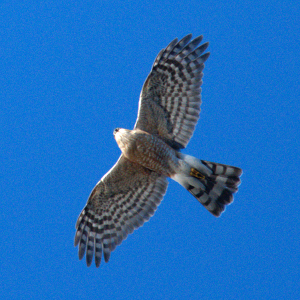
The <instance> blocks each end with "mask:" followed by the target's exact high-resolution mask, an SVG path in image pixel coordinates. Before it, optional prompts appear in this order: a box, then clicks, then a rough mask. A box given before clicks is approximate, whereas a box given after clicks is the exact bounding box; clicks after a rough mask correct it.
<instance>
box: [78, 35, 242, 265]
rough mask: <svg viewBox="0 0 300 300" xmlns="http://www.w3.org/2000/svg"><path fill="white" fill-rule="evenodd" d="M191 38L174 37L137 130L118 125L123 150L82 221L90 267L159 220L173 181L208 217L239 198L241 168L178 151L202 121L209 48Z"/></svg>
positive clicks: (152, 78)
mask: <svg viewBox="0 0 300 300" xmlns="http://www.w3.org/2000/svg"><path fill="white" fill-rule="evenodd" d="M191 38H192V35H191V34H189V35H187V36H186V37H184V38H183V39H181V40H180V41H178V40H177V38H176V39H174V40H173V41H172V42H171V43H170V44H169V45H168V46H167V47H166V48H165V49H162V50H161V51H160V52H159V54H158V55H157V57H156V59H155V61H154V64H153V66H152V70H151V72H150V74H149V75H148V77H147V79H146V81H145V83H144V85H143V88H142V91H141V94H140V100H139V109H138V117H137V121H136V124H135V126H134V129H133V130H128V129H121V128H117V129H115V130H114V137H115V140H116V142H117V144H118V146H119V148H120V149H121V151H122V154H121V156H120V158H119V159H118V161H117V162H116V164H115V165H114V166H113V167H112V168H111V169H110V170H109V171H108V173H106V174H105V175H104V176H103V177H102V179H101V180H100V181H99V182H98V183H97V185H96V186H95V187H94V189H93V191H92V192H91V194H90V196H89V198H88V201H87V204H86V206H85V207H84V209H83V210H82V212H81V214H80V215H79V217H78V220H77V223H76V235H75V246H77V245H78V248H79V249H78V254H79V259H82V258H83V257H84V254H85V253H86V263H87V265H88V266H90V265H91V263H92V260H93V257H95V264H96V267H99V266H100V263H101V258H102V253H103V256H104V260H105V262H108V261H109V258H110V254H111V252H112V251H114V250H115V248H116V247H117V246H118V245H120V244H121V242H122V241H123V240H125V239H126V238H127V236H128V234H130V233H132V232H133V231H134V229H137V228H138V227H140V226H142V225H143V224H144V222H146V221H148V220H149V219H150V217H151V216H153V214H154V212H155V210H156V209H157V207H158V205H159V204H160V202H161V201H162V199H163V196H164V195H165V193H166V190H167V186H168V181H167V178H168V177H169V178H171V179H173V180H175V181H177V182H178V183H179V184H180V185H182V186H183V187H184V188H185V189H187V190H188V191H189V192H190V193H191V194H192V195H193V196H194V197H195V198H196V199H197V200H198V201H199V202H200V203H201V204H202V205H203V206H204V207H205V208H206V209H207V210H208V211H209V212H211V213H212V214H213V215H214V216H217V217H218V216H220V214H221V213H222V212H223V211H224V210H225V206H226V205H227V204H230V203H231V202H232V201H233V194H234V193H235V192H237V190H238V186H239V184H240V178H239V177H240V176H241V174H242V170H241V169H240V168H236V167H232V166H228V165H224V164H218V163H213V162H209V161H205V160H200V159H197V158H195V157H193V156H190V155H186V154H183V153H181V152H180V150H181V149H183V148H185V147H186V146H187V144H188V142H189V140H190V139H191V137H192V135H193V132H194V129H195V126H196V124H197V121H198V119H199V113H200V104H201V96H200V94H201V85H202V77H203V72H202V71H203V69H204V62H205V61H206V60H207V58H208V57H209V53H205V54H203V53H204V52H205V50H206V49H207V47H208V43H204V44H202V45H200V46H199V44H200V43H201V41H202V38H203V37H202V36H199V37H196V38H195V39H193V40H191Z"/></svg>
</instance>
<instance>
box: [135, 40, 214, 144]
mask: <svg viewBox="0 0 300 300" xmlns="http://www.w3.org/2000/svg"><path fill="white" fill-rule="evenodd" d="M191 37H192V35H191V34H189V35H187V36H186V37H184V38H183V39H182V40H180V41H179V42H178V40H177V39H175V40H173V41H172V42H171V43H170V44H169V45H168V46H167V48H166V49H162V50H161V51H160V52H159V54H158V55H157V57H156V59H155V61H154V64H153V66H152V70H151V72H150V74H149V75H148V77H147V79H146V81H145V83H144V85H143V88H142V91H141V95H140V101H139V111H138V118H137V121H136V124H135V128H139V129H141V130H144V131H147V132H149V133H151V134H155V135H158V136H160V137H161V138H162V139H163V140H164V141H165V142H167V143H168V144H169V145H170V146H172V147H173V148H175V149H181V148H185V147H186V146H187V144H188V142H189V140H190V139H191V137H192V135H193V132H194V129H195V126H196V124H197V122H198V119H199V114H200V105H201V95H200V94H201V85H202V77H203V73H202V71H203V69H204V62H205V61H206V60H207V58H208V57H209V53H205V54H203V52H204V51H205V50H206V49H207V47H208V43H204V44H202V45H200V46H199V47H198V45H199V43H200V42H201V40H202V38H203V37H202V36H199V37H196V38H195V39H194V40H192V41H190V40H191Z"/></svg>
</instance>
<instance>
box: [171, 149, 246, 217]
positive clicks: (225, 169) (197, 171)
mask: <svg viewBox="0 0 300 300" xmlns="http://www.w3.org/2000/svg"><path fill="white" fill-rule="evenodd" d="M180 158H181V159H182V161H183V164H182V170H181V171H182V172H181V173H177V174H175V175H174V176H172V179H174V180H175V181H177V182H178V183H179V184H181V185H182V186H183V187H184V188H186V189H187V190H188V191H189V192H190V193H191V194H192V195H193V196H194V197H195V198H196V199H197V200H198V201H199V202H200V203H201V204H203V206H204V207H205V208H206V209H207V210H208V211H209V212H211V213H212V214H213V215H214V216H216V217H219V216H220V215H221V213H222V212H223V211H224V210H225V206H226V205H228V204H230V203H232V202H233V194H234V193H236V192H237V190H238V186H239V185H240V184H241V180H240V178H239V177H240V176H241V175H242V170H241V169H240V168H237V167H232V166H228V165H223V164H218V163H213V162H209V161H205V160H200V159H197V158H195V157H193V156H190V155H185V154H182V153H180Z"/></svg>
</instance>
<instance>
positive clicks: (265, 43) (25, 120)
mask: <svg viewBox="0 0 300 300" xmlns="http://www.w3.org/2000/svg"><path fill="white" fill-rule="evenodd" d="M299 5H300V4H299V1H282V0H280V1H275V0H273V1H261V0H259V1H257V0H254V1H235V2H231V1H229V2H226V1H215V0H213V1H202V0H195V1H179V0H173V1H154V0H152V1H146V0H145V1H127V0H126V1H124V0H123V1H121V0H114V1H105V0H103V1H76V2H75V1H74V2H73V1H19V0H18V1H13V0H10V1H2V2H1V4H0V72H1V76H0V101H1V106H0V128H1V130H0V145H1V146H0V164H1V165H0V166H1V167H0V170H1V171H0V174H1V181H0V184H1V219H0V228H1V230H0V231H1V233H0V236H1V243H0V253H1V258H0V263H1V266H0V269H1V272H0V285H1V286H0V288H1V298H2V299H299V297H300V291H299V282H300V275H299V272H300V270H299V264H300V247H299V245H300V243H299V238H300V222H299V207H300V205H299V165H300V164H299V156H300V151H299V148H300V142H299V140H300V138H299V137H300V116H299V115H300V104H299V99H300V92H299V77H300V72H299V69H300V64H299V45H300V43H299V36H300V21H299V15H300V9H299ZM188 33H193V34H194V36H196V35H200V34H203V35H204V41H209V42H210V47H209V51H210V52H211V56H210V58H209V60H208V61H207V63H206V67H205V71H204V84H203V93H202V95H203V105H202V111H201V117H200V121H199V123H198V126H197V129H196V132H195V134H194V137H193V139H192V141H191V142H190V144H189V146H188V148H187V149H186V150H184V152H185V153H189V154H191V155H194V156H197V157H199V158H201V159H206V160H210V161H215V162H220V163H225V164H232V165H235V166H238V167H241V168H242V169H243V170H244V174H243V176H242V185H241V187H240V191H239V192H238V194H237V195H236V197H235V202H234V203H233V204H232V205H231V206H229V207H228V208H227V210H226V212H225V213H224V214H223V215H222V217H221V218H218V219H217V218H214V217H213V216H212V215H211V214H209V213H208V212H207V211H206V210H205V209H204V208H203V207H202V206H201V205H200V204H199V203H198V202H197V200H195V199H194V198H193V197H192V196H191V195H190V194H189V193H188V192H186V191H185V190H184V189H183V188H182V187H181V186H179V185H178V184H177V183H175V182H171V183H170V185H169V189H168V192H167V194H166V196H165V198H164V200H163V202H162V204H161V206H160V207H159V209H158V210H157V212H156V214H155V215H154V217H153V218H152V219H151V220H150V222H148V223H146V224H145V225H144V226H143V227H142V228H140V229H139V230H137V231H135V232H134V234H132V235H130V236H129V237H128V238H127V240H126V241H124V242H123V243H122V245H121V246H119V247H117V249H116V251H115V252H113V253H112V257H111V260H110V262H109V263H108V264H102V265H101V267H100V268H99V269H96V268H95V266H94V265H92V267H90V268H87V267H86V265H85V261H79V260H78V257H77V249H76V248H74V246H73V238H74V234H75V228H74V227H75V222H76V219H77V217H78V215H79V213H80V211H81V209H82V208H83V207H84V205H85V203H86V200H87V198H88V196H89V193H90V191H91V190H92V188H93V187H94V185H95V184H96V182H97V181H98V180H99V179H100V178H101V177H102V176H103V175H104V174H105V173H106V172H107V171H108V170H109V169H110V168H111V166H112V165H113V164H114V163H115V162H116V160H117V158H118V157H119V154H120V150H119V148H118V146H117V144H116V142H115V140H114V138H113V134H112V132H113V129H114V128H116V127H124V128H129V129H130V128H132V127H133V125H134V123H135V119H136V115H137V107H138V97H139V93H140V90H141V88H142V84H143V82H144V80H145V78H146V76H147V74H148V73H149V71H150V69H151V66H152V63H153V61H154V58H155V57H156V55H157V53H158V52H159V51H160V50H161V49H162V48H164V47H165V46H166V45H167V44H168V43H169V42H170V41H171V40H172V39H173V38H175V37H179V38H181V37H183V36H184V35H186V34H188Z"/></svg>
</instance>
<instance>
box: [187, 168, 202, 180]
mask: <svg viewBox="0 0 300 300" xmlns="http://www.w3.org/2000/svg"><path fill="white" fill-rule="evenodd" d="M190 175H191V176H193V177H196V178H198V179H202V180H204V179H205V176H204V175H203V174H202V173H200V172H199V171H198V170H197V169H195V168H191V172H190Z"/></svg>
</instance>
